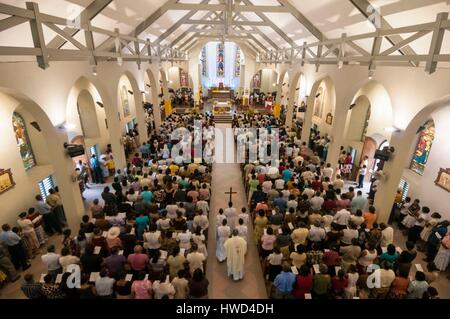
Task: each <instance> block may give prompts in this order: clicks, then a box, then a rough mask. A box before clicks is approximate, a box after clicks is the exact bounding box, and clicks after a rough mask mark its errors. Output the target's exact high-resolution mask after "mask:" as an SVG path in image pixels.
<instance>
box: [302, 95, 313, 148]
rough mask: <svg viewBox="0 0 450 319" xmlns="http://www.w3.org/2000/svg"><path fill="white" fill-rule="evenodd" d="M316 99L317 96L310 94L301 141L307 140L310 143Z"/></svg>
mask: <svg viewBox="0 0 450 319" xmlns="http://www.w3.org/2000/svg"><path fill="white" fill-rule="evenodd" d="M315 100H316V97H315V96H312V95H310V96H308V98H307V100H306V105H307V106H306V113H305V118H304V120H303V127H302V138H301V142H302V143H303V142H306V144H308V143H309V137H310V135H311V132H310V131H311V127H312V117H313V112H314V101H315Z"/></svg>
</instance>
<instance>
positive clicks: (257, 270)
mask: <svg viewBox="0 0 450 319" xmlns="http://www.w3.org/2000/svg"><path fill="white" fill-rule="evenodd" d="M225 127H227V126H226V125H220V124H218V125H217V128H225ZM224 135H225V134H224ZM212 187H213V191H212V197H211V213H210V221H209V224H210V227H209V235H208V261H207V269H206V276H207V278H208V280H209V282H210V289H209V298H211V299H219V298H220V299H256V298H258V299H266V298H267V293H266V287H265V284H264V277H263V274H262V270H261V266H260V262H259V255H258V251H257V248H256V245H255V243H254V241H253V230H252V228H253V227H252V226H251V225H249V243H248V253H247V256H246V259H245V276H244V279H243V280H241V281H238V282H234V281H233V280H232V278H231V277H230V278H229V277H227V266H226V262H225V263H219V262H218V261H217V258H216V233H215V227H214V226H213V225H216V216H217V213H218V211H219V209H220V208H223V209H225V208H227V207H228V201H229V195H226V194H225V192H228V191H229V190H230V187H233V191H234V192H237V194H236V195H234V196H233V203H234V207H235V208H236V209H237V210H238V211H240V209H241V208H242V207H246V208H247V210H248V206H247V203H246V196H245V190H244V184H243V182H242V174H241V170H240V167H239V164H214V166H213V172H212Z"/></svg>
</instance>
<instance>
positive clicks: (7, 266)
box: [0, 243, 20, 282]
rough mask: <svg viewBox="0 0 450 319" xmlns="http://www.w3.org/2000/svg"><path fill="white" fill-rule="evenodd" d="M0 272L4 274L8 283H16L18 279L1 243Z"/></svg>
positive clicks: (18, 276)
mask: <svg viewBox="0 0 450 319" xmlns="http://www.w3.org/2000/svg"><path fill="white" fill-rule="evenodd" d="M0 270H2V271H3V272H4V273H5V275H6V276H7V279H8V280H9V281H10V282H16V281H17V280H19V278H20V275H19V274H17V271H16V269H15V268H14V265H13V263H12V262H11V259H9V253H8V251H7V248H6V246H5V245H4V244H3V243H0Z"/></svg>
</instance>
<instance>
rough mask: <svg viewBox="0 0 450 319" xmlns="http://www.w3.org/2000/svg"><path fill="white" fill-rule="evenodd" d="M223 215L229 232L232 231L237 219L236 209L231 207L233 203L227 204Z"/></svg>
mask: <svg viewBox="0 0 450 319" xmlns="http://www.w3.org/2000/svg"><path fill="white" fill-rule="evenodd" d="M224 215H225V216H226V218H227V222H228V226H229V227H230V229H231V230H234V229H235V228H236V217H237V215H238V214H237V211H236V208H234V207H233V203H232V202H229V203H228V208H227V209H225V211H224Z"/></svg>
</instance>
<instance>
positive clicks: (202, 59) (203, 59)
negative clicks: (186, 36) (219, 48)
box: [201, 47, 207, 76]
mask: <svg viewBox="0 0 450 319" xmlns="http://www.w3.org/2000/svg"><path fill="white" fill-rule="evenodd" d="M201 61H202V75H203V76H207V72H206V47H204V48H203V50H202V58H201Z"/></svg>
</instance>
